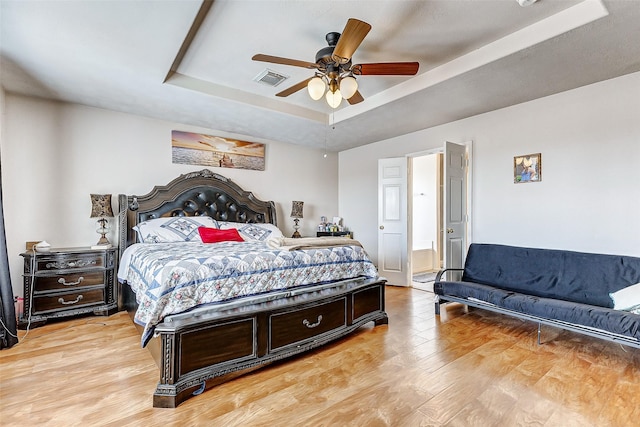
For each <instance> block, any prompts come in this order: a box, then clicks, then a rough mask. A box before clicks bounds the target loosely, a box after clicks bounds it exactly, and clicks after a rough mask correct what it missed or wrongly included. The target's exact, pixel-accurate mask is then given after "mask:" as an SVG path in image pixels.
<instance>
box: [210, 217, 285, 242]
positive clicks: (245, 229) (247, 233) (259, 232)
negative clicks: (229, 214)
mask: <svg viewBox="0 0 640 427" xmlns="http://www.w3.org/2000/svg"><path fill="white" fill-rule="evenodd" d="M218 228H220V230H228V229H230V228H236V229H237V230H238V232H239V233H240V235H241V236H242V238H243V239H244V240H245V241H249V240H258V241H261V242H264V241H266V240H267V239H269V238H273V237H284V235H283V234H282V231H280V229H279V228H278V227H276V226H275V225H273V224H270V223H264V224H263V223H243V222H228V221H218Z"/></svg>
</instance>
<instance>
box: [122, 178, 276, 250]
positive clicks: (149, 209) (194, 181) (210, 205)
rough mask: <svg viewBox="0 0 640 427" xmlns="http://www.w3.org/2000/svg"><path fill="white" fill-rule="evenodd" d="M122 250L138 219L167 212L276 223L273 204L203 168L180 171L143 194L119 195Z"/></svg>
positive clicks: (132, 239) (131, 238)
mask: <svg viewBox="0 0 640 427" xmlns="http://www.w3.org/2000/svg"><path fill="white" fill-rule="evenodd" d="M118 204H119V217H120V224H119V226H120V227H119V228H120V234H119V250H120V253H121V254H122V251H124V250H125V249H126V248H127V247H128V246H130V245H132V244H133V243H135V242H136V238H137V236H136V233H135V231H134V230H133V227H135V226H136V225H137V224H138V223H140V222H142V221H146V220H148V219H152V218H160V217H168V216H210V217H212V218H214V219H216V220H220V221H233V222H251V223H271V224H274V225H277V222H276V209H275V204H274V203H273V202H271V201H263V200H259V199H257V198H256V197H255V196H254V195H253V193H251V192H249V191H244V190H243V189H242V188H240V186H238V184H236V183H235V182H233V181H231V180H230V179H228V178H226V177H224V176H222V175H218V174H217V173H214V172H211V171H210V170H208V169H203V170H201V171H199V172H191V173H187V174H183V175H180V176H179V177H178V178H176V179H174V180H173V181H171V182H170V183H169V184H167V185H164V186H156V187H154V188H153V190H151V192H149V194H146V195H144V196H127V195H125V194H120V195H119V196H118Z"/></svg>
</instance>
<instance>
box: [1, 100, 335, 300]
mask: <svg viewBox="0 0 640 427" xmlns="http://www.w3.org/2000/svg"><path fill="white" fill-rule="evenodd" d="M4 113H5V115H4V120H3V131H4V138H3V140H2V145H1V146H0V149H1V150H2V152H1V156H2V172H1V173H2V186H3V188H2V190H3V198H4V214H5V225H6V229H7V248H8V251H9V261H10V265H11V279H12V284H13V289H14V293H15V294H16V295H22V294H23V290H22V258H21V257H20V256H19V254H20V253H21V252H24V250H25V242H27V241H38V240H47V241H48V242H49V243H51V244H52V245H53V246H55V247H72V246H90V245H92V244H95V243H96V242H97V240H98V237H99V236H98V234H97V233H96V232H95V219H93V218H89V215H90V212H91V201H90V198H89V194H90V193H102V194H109V193H111V194H113V208H114V210H115V209H117V194H119V193H123V194H138V195H142V194H146V193H148V192H149V191H150V190H151V189H152V187H153V186H154V185H164V184H167V183H168V182H169V181H171V180H172V179H174V178H176V177H177V176H178V175H180V174H182V173H186V172H191V171H195V170H201V169H204V168H205V167H203V166H197V165H193V166H191V165H180V164H173V163H172V161H171V130H173V129H176V130H184V131H191V132H201V133H206V134H211V135H220V136H227V137H231V138H238V139H245V140H251V141H256V142H262V143H265V144H267V147H266V167H265V171H251V170H241V169H223V168H210V169H211V170H213V171H214V172H217V173H220V174H221V175H224V176H227V177H229V178H230V179H232V180H233V181H235V182H236V183H237V184H238V185H240V186H241V187H242V188H244V189H246V190H249V191H252V192H253V193H254V195H255V196H256V197H258V198H260V199H263V200H273V201H274V202H275V203H276V206H277V217H278V225H279V226H280V228H281V229H283V231H284V232H285V234H287V235H291V234H292V233H293V221H292V219H291V218H290V217H289V215H290V213H291V201H292V200H302V201H304V202H305V204H304V216H305V217H304V219H303V220H302V221H301V230H300V231H301V233H302V234H303V235H315V229H316V226H317V223H318V222H319V219H320V216H321V215H326V216H328V217H333V216H335V215H337V212H338V198H337V185H338V184H337V163H338V157H337V154H335V153H333V154H332V153H329V156H328V157H327V158H324V157H323V154H324V152H322V151H319V150H315V149H310V148H305V147H302V146H298V145H292V144H285V143H279V142H275V141H265V140H260V139H257V138H250V137H246V136H243V135H233V134H226V133H223V132H218V131H215V130H211V129H202V128H195V127H192V126H186V125H181V124H178V123H170V122H165V121H159V120H153V119H149V118H145V117H140V116H134V115H129V114H123V113H117V112H112V111H107V110H102V109H98V108H91V107H85V106H81V105H75V104H64V103H57V102H50V101H43V100H39V99H35V98H29V97H22V96H15V95H11V94H7V95H6V97H5V109H4ZM112 223H113V224H114V229H113V231H112V233H111V235H110V236H108V237H109V239H110V240H111V241H112V242H116V239H115V231H116V230H115V221H113V220H112Z"/></svg>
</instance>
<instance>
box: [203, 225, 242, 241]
mask: <svg viewBox="0 0 640 427" xmlns="http://www.w3.org/2000/svg"><path fill="white" fill-rule="evenodd" d="M198 233H200V237H201V238H202V241H203V242H204V243H218V242H244V239H243V238H242V237H241V236H240V233H238V230H237V229H235V228H230V229H228V230H218V229H217V228H209V227H200V228H198Z"/></svg>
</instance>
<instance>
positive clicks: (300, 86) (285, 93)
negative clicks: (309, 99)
mask: <svg viewBox="0 0 640 427" xmlns="http://www.w3.org/2000/svg"><path fill="white" fill-rule="evenodd" d="M312 78H313V76H312V77H309V78H308V79H306V80H303V81H301V82H300V83H297V84H295V85H293V86H291V87H290V88H288V89H285V90H283V91H282V92H278V93H276V96H280V97H285V96H289V95H291V94H292V93H296V92H297V91H299V90H301V89H304V88H305V87H307V83H309V80H311V79H312Z"/></svg>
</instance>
